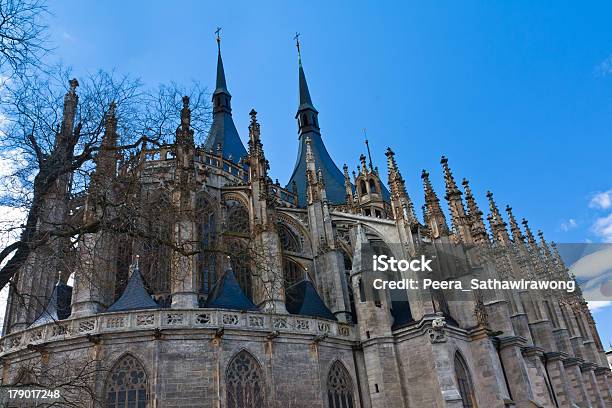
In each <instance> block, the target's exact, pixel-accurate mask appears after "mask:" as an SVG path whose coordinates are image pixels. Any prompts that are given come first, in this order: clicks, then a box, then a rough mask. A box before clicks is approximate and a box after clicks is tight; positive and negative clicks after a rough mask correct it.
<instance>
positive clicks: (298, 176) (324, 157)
mask: <svg viewBox="0 0 612 408" xmlns="http://www.w3.org/2000/svg"><path fill="white" fill-rule="evenodd" d="M308 136H310V141H311V144H310V146H311V148H312V154H313V156H314V159H315V164H316V166H317V169H321V173H322V174H323V182H324V183H325V192H326V193H327V199H328V200H329V202H330V203H332V204H342V203H344V202H346V190H345V188H344V174H342V172H341V171H340V169H339V168H338V166H336V163H334V161H333V159H332V158H331V156H330V155H329V153H328V152H327V149H326V148H325V144H324V143H323V139H322V138H321V135H320V134H318V133H316V132H311V133H304V134H301V135H300V139H299V143H300V145H299V147H298V157H297V160H296V162H295V167H294V169H293V174H291V178H290V179H289V183H287V187H286V188H287V189H288V190H291V187H292V184H293V182H294V181H295V183H296V185H297V191H298V204H299V205H300V206H301V207H304V206H306V199H307V197H306V187H307V181H306V138H307V137H308Z"/></svg>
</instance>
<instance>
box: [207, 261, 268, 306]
mask: <svg viewBox="0 0 612 408" xmlns="http://www.w3.org/2000/svg"><path fill="white" fill-rule="evenodd" d="M204 307H205V308H211V309H231V310H258V309H257V306H255V304H253V302H251V300H250V299H249V298H248V297H246V295H245V294H244V292H243V291H242V289H241V288H240V285H239V284H238V281H237V280H236V276H235V275H234V271H233V270H232V269H231V267H230V268H229V269H228V270H226V271H225V273H223V276H222V277H221V279H220V280H219V282H217V284H216V285H215V287H214V288H213V290H212V292H211V294H210V295H209V296H208V299H206V303H205V304H204Z"/></svg>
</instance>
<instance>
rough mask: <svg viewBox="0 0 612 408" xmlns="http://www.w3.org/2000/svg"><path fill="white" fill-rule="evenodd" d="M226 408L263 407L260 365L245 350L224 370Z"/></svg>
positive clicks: (263, 393) (263, 398)
mask: <svg viewBox="0 0 612 408" xmlns="http://www.w3.org/2000/svg"><path fill="white" fill-rule="evenodd" d="M225 395H226V406H227V408H261V407H265V381H264V376H263V370H262V368H261V365H260V364H259V362H258V361H257V359H256V358H255V357H253V355H252V354H251V353H249V352H248V351H247V350H246V349H242V350H240V351H239V352H238V353H236V354H235V355H234V357H232V359H231V360H230V361H229V363H228V365H227V368H226V370H225Z"/></svg>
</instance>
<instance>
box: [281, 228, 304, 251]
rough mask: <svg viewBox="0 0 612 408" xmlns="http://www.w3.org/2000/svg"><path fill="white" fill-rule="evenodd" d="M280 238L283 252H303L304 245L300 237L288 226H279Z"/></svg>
mask: <svg viewBox="0 0 612 408" xmlns="http://www.w3.org/2000/svg"><path fill="white" fill-rule="evenodd" d="M278 238H279V239H280V242H281V246H282V248H283V251H290V252H296V253H299V252H302V245H301V244H300V241H299V239H298V237H297V236H296V235H295V234H294V233H293V231H291V230H290V229H289V228H288V227H287V226H286V225H283V224H279V225H278Z"/></svg>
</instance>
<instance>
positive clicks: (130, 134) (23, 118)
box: [0, 68, 210, 287]
mask: <svg viewBox="0 0 612 408" xmlns="http://www.w3.org/2000/svg"><path fill="white" fill-rule="evenodd" d="M69 76H70V70H67V69H62V68H57V69H55V70H54V72H53V75H46V74H41V75H36V76H33V77H26V78H22V79H20V80H18V81H15V83H14V85H10V86H7V87H6V88H5V89H4V92H3V95H2V96H3V98H2V101H3V102H4V103H3V105H2V106H1V108H2V114H3V117H4V121H5V122H6V123H5V126H4V129H3V132H2V133H1V134H0V150H1V151H2V152H4V153H5V156H6V153H7V152H10V157H8V158H5V159H6V160H8V161H10V162H11V166H10V167H11V168H13V169H14V170H13V171H12V172H11V173H10V174H9V175H6V176H4V178H3V180H2V183H3V184H4V186H5V187H6V190H5V191H6V193H5V194H3V195H2V196H0V203H1V204H4V205H8V206H11V207H20V208H25V209H27V217H26V222H25V224H24V225H22V226H21V231H20V239H18V240H15V241H13V242H11V243H10V244H9V245H7V246H6V247H5V248H4V249H3V250H2V251H0V263H1V262H3V261H5V260H6V263H5V264H4V266H3V267H2V268H1V269H0V287H3V286H4V285H6V283H7V282H8V281H9V279H10V278H11V277H12V276H13V275H14V274H15V272H16V271H17V270H19V268H20V267H21V266H22V265H23V264H24V262H25V260H26V259H27V257H28V255H29V254H30V253H31V251H32V250H34V249H36V248H37V247H39V246H41V245H46V244H48V243H49V240H50V239H54V238H57V237H60V238H78V236H79V235H80V234H83V233H86V232H95V231H97V230H98V229H99V228H100V220H94V221H93V222H92V223H77V224H74V223H64V224H62V225H53V228H47V229H46V230H45V231H41V230H40V228H39V225H40V222H41V221H47V222H51V220H41V215H42V205H43V200H44V198H45V197H46V196H47V195H48V194H49V193H50V192H51V191H52V189H53V188H54V186H55V185H56V182H57V181H58V180H60V179H61V178H62V177H72V179H71V188H72V191H71V193H72V194H75V193H78V192H79V190H84V189H85V188H86V187H87V186H88V185H89V182H90V178H91V175H92V172H93V171H94V170H95V164H94V158H95V157H96V155H97V153H98V152H99V151H100V147H101V141H102V136H103V134H104V122H105V120H104V119H105V117H106V116H107V114H108V111H109V107H110V106H111V102H113V103H114V104H115V106H116V109H115V111H116V113H115V115H116V117H117V133H118V134H119V139H120V140H119V141H118V143H117V145H116V146H114V147H112V148H113V149H114V150H116V152H118V154H122V155H125V156H128V157H129V152H132V153H133V152H134V151H135V150H137V149H139V148H142V145H143V144H144V143H150V144H152V145H161V144H163V143H165V142H166V141H167V140H168V139H169V138H170V137H171V135H173V133H174V129H175V125H176V123H177V119H178V118H179V117H180V107H181V99H180V97H179V96H180V95H181V94H188V95H190V96H191V99H192V100H193V101H194V103H193V104H192V105H191V111H192V117H193V119H192V123H193V124H194V126H198V127H199V128H201V129H203V128H204V127H205V126H206V124H207V123H208V122H209V118H210V109H209V105H208V102H207V100H208V98H207V92H206V89H205V88H203V87H202V86H200V85H199V84H197V83H195V84H193V85H192V86H191V87H189V88H181V87H180V86H178V85H176V84H170V85H168V86H161V87H159V88H158V89H154V90H148V89H145V88H144V86H143V85H142V83H141V82H140V81H139V80H138V79H135V78H131V77H129V76H118V75H116V74H114V73H107V72H102V71H101V72H98V73H95V74H93V75H90V76H89V77H87V78H85V79H84V80H82V81H81V84H78V82H76V81H68V80H67V79H68V78H69ZM68 83H70V87H72V90H68V93H70V92H73V93H75V96H76V87H77V86H78V85H80V86H79V91H78V98H77V99H78V104H77V109H76V112H75V123H74V124H72V123H66V122H62V120H64V119H65V117H66V115H69V113H68V112H63V111H62V109H63V108H62V107H63V105H64V104H63V103H62V99H63V98H64V95H65V94H66V92H67V89H66V84H68ZM173 124H174V128H173ZM10 255H13V256H12V257H11V258H10V259H9V257H10Z"/></svg>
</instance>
